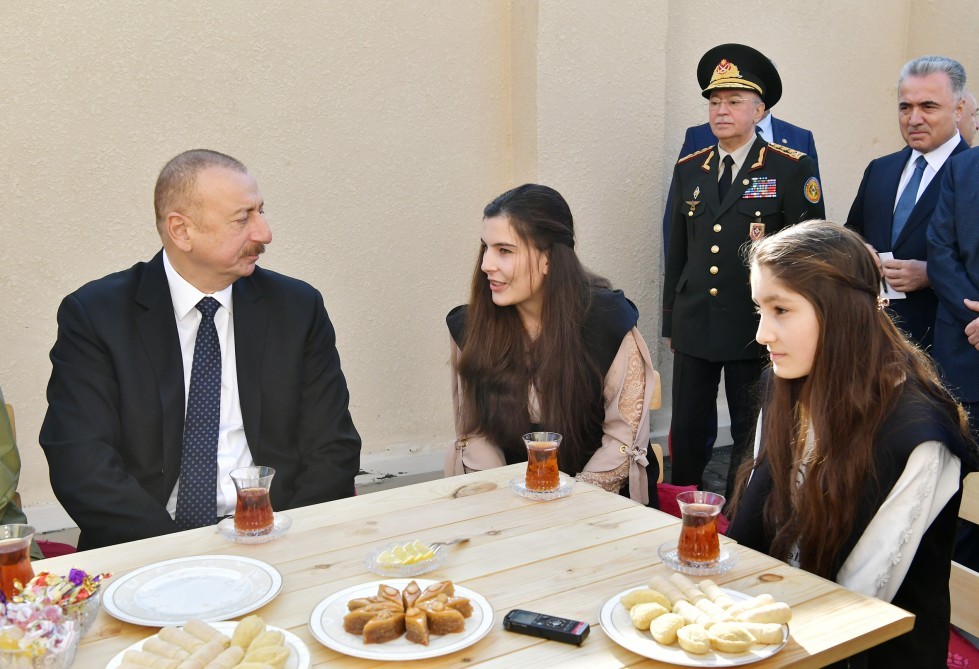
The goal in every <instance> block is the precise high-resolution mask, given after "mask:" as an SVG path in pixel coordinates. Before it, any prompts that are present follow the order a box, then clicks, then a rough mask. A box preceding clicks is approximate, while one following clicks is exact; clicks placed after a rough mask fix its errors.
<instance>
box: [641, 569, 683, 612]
mask: <svg viewBox="0 0 979 669" xmlns="http://www.w3.org/2000/svg"><path fill="white" fill-rule="evenodd" d="M649 587H650V588H652V589H653V590H658V591H660V592H661V593H663V594H664V595H666V597H667V599H669V600H670V604H673V605H676V603H677V602H679V601H684V602H685V601H687V598H686V597H684V596H683V593H682V592H680V591H679V590H677V589H676V586H675V585H673V584H672V583H670V582H669V581H668V580H666V579H665V578H663V577H662V576H653V577H652V578H651V579H649Z"/></svg>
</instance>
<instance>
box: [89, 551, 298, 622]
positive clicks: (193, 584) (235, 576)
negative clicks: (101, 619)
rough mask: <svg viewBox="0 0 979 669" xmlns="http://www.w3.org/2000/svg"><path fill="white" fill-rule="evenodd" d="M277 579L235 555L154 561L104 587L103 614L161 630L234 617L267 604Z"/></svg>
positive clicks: (272, 572) (269, 570) (271, 571)
mask: <svg viewBox="0 0 979 669" xmlns="http://www.w3.org/2000/svg"><path fill="white" fill-rule="evenodd" d="M281 588H282V575H281V574H280V573H279V572H278V571H277V570H276V569H275V567H273V566H272V565H270V564H268V563H266V562H262V561H261V560H256V559H254V558H247V557H241V556H240V555H198V556H194V557H185V558H176V559H173V560H164V561H162V562H155V563H153V564H150V565H146V566H145V567H140V568H139V569H136V570H134V571H131V572H129V573H128V574H125V575H123V576H121V577H118V578H117V579H114V580H113V582H112V583H111V584H110V585H109V587H108V588H106V591H105V595H104V596H103V599H102V603H103V606H104V607H105V611H106V613H108V614H109V615H111V616H112V617H113V618H117V619H119V620H122V621H124V622H127V623H133V624H134V625H146V626H148V627H165V626H167V625H177V626H179V625H184V624H185V623H186V622H187V621H188V620H194V619H196V620H203V621H204V622H211V621H216V620H227V619H229V618H237V617H238V616H242V615H244V614H246V613H250V612H252V611H254V610H255V609H258V608H260V607H262V606H264V605H265V604H267V603H269V602H270V601H272V600H273V599H274V598H275V596H276V595H278V594H279V590H280V589H281Z"/></svg>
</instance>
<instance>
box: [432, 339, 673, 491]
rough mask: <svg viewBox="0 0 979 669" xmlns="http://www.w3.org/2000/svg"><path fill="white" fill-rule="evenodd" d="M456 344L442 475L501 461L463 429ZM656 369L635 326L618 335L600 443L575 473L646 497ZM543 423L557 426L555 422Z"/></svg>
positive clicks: (533, 397)
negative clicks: (451, 422) (451, 437)
mask: <svg viewBox="0 0 979 669" xmlns="http://www.w3.org/2000/svg"><path fill="white" fill-rule="evenodd" d="M458 359H459V347H458V346H457V345H456V343H455V341H452V349H451V360H452V370H453V375H452V408H453V413H454V415H455V424H456V440H455V442H454V443H453V444H451V445H450V446H449V448H448V449H447V451H446V458H445V475H446V476H454V475H456V474H464V473H466V472H471V471H480V470H483V469H492V468H493V467H502V466H504V465H505V464H506V459H505V458H504V456H503V451H502V450H501V449H500V448H499V447H498V446H496V445H495V444H493V443H491V442H490V441H489V440H488V439H486V437H484V436H482V435H467V434H464V433H463V432H462V425H461V422H462V412H461V397H460V393H459V384H460V380H459V375H458V374H457V373H455V370H456V369H457V363H458ZM655 381H656V372H655V371H654V370H653V364H652V361H651V359H650V356H649V349H648V348H647V347H646V342H645V341H643V338H642V335H641V334H639V330H638V329H637V328H632V330H631V331H629V332H628V333H626V335H625V337H623V338H622V344H621V345H620V346H619V351H618V353H617V354H616V356H615V359H614V360H613V361H612V366H611V367H610V368H609V370H608V373H607V374H606V375H605V389H604V396H605V421H604V423H603V426H602V427H603V431H604V435H603V436H602V445H601V447H600V448H599V449H598V450H597V451H595V453H594V455H592V457H591V459H589V460H588V462H587V463H586V464H585V468H584V471H582V472H580V473H579V474H578V477H577V478H578V479H580V480H582V481H586V482H588V483H593V484H595V485H597V486H600V487H602V488H604V489H605V490H608V491H610V492H618V491H619V490H620V489H621V488H622V485H623V484H624V483H625V481H626V479H628V481H629V492H630V496H631V497H632V499H634V500H635V501H637V502H640V503H642V504H648V503H649V489H648V487H647V481H646V464H647V460H646V451H647V449H648V447H649V404H650V400H651V399H652V396H653V391H654V389H655V386H656V383H655ZM529 402H530V417H531V420H532V421H534V422H536V420H537V416H538V415H539V404H538V401H537V393H536V390H535V389H534V388H533V387H531V389H530V393H529ZM544 429H547V430H551V431H554V432H560V431H561V430H560V429H559V427H558V426H544Z"/></svg>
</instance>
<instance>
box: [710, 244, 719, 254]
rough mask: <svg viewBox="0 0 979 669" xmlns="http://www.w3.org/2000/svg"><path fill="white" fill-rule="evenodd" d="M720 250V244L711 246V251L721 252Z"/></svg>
mask: <svg viewBox="0 0 979 669" xmlns="http://www.w3.org/2000/svg"><path fill="white" fill-rule="evenodd" d="M720 251H721V247H720V246H718V245H717V244H714V245H713V246H712V247H710V252H711V253H720Z"/></svg>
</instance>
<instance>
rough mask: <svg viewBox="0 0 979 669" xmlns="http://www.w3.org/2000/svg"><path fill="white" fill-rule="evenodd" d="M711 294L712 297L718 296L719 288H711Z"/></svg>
mask: <svg viewBox="0 0 979 669" xmlns="http://www.w3.org/2000/svg"><path fill="white" fill-rule="evenodd" d="M710 295H711V297H717V288H711V289H710Z"/></svg>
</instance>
